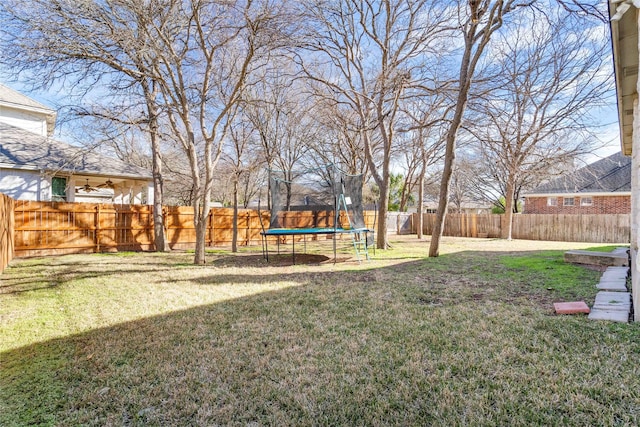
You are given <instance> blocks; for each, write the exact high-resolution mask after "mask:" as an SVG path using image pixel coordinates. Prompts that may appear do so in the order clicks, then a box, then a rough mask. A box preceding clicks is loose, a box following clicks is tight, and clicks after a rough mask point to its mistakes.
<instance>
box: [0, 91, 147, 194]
mask: <svg viewBox="0 0 640 427" xmlns="http://www.w3.org/2000/svg"><path fill="white" fill-rule="evenodd" d="M55 120H56V112H55V111H54V110H52V109H50V108H48V107H46V106H44V105H42V104H40V103H38V102H36V101H35V100H33V99H31V98H29V97H27V96H25V95H23V94H21V93H19V92H17V91H15V90H13V89H11V88H9V87H7V86H4V85H2V84H0V193H4V194H6V195H7V196H10V197H12V198H13V199H16V200H36V201H66V202H99V203H118V204H152V203H153V183H152V175H151V173H150V172H149V171H147V170H146V169H143V168H140V167H137V166H134V165H130V164H127V163H125V162H122V161H120V160H118V159H114V158H111V157H108V156H104V155H101V154H98V153H93V152H91V151H90V150H87V149H83V148H80V147H75V146H72V145H69V144H66V143H64V142H61V141H57V140H55V139H53V138H52V137H51V136H52V134H53V131H54V127H55Z"/></svg>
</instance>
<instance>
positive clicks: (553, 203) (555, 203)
mask: <svg viewBox="0 0 640 427" xmlns="http://www.w3.org/2000/svg"><path fill="white" fill-rule="evenodd" d="M547 206H558V199H557V198H556V197H547Z"/></svg>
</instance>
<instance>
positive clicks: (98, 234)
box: [94, 204, 102, 253]
mask: <svg viewBox="0 0 640 427" xmlns="http://www.w3.org/2000/svg"><path fill="white" fill-rule="evenodd" d="M94 225H95V227H94V229H95V230H96V249H95V252H96V253H100V239H101V238H102V237H101V236H100V204H98V205H96V215H95V224H94Z"/></svg>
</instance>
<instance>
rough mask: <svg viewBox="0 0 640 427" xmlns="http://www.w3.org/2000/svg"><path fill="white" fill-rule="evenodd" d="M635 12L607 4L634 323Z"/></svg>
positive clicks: (637, 192) (638, 211)
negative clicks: (627, 190) (625, 169)
mask: <svg viewBox="0 0 640 427" xmlns="http://www.w3.org/2000/svg"><path fill="white" fill-rule="evenodd" d="M638 13H639V12H638V9H636V7H635V5H633V4H632V3H631V2H629V1H626V2H623V3H613V2H610V3H609V16H611V17H612V19H611V42H612V43H611V45H612V48H613V70H614V74H615V80H616V95H617V104H618V122H619V124H620V145H621V149H622V153H623V154H624V155H625V156H630V157H631V170H632V171H634V173H632V174H631V239H630V243H631V244H630V252H631V254H630V255H631V263H630V265H631V293H632V300H633V306H634V307H635V310H634V315H633V316H634V320H635V321H640V269H639V266H638V261H639V260H638V246H639V245H640V233H639V232H638V230H639V228H640V177H639V176H638V172H637V171H638V168H640V157H638V156H640V105H639V104H638V64H639V63H640V58H639V55H638V26H639V23H638V16H639V15H638Z"/></svg>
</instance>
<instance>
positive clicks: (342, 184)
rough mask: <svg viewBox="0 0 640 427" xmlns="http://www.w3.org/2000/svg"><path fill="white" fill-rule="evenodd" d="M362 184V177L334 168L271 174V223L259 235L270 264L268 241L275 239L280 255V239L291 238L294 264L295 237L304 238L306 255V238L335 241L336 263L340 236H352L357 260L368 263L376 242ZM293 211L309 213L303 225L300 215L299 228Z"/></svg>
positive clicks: (324, 167)
mask: <svg viewBox="0 0 640 427" xmlns="http://www.w3.org/2000/svg"><path fill="white" fill-rule="evenodd" d="M285 178H288V179H285ZM362 185H363V178H362V175H348V174H345V173H343V172H341V171H340V170H339V169H338V168H337V167H335V166H334V165H327V166H323V167H321V168H317V169H310V170H306V171H303V172H298V173H291V174H290V176H289V177H285V176H284V173H282V172H278V171H269V188H270V195H271V197H270V201H271V210H270V211H271V220H270V223H269V228H268V229H265V227H264V224H263V225H262V228H263V230H262V232H261V233H260V235H261V236H262V253H263V257H264V258H265V259H266V261H267V262H268V261H269V238H275V240H276V242H277V250H278V254H279V253H280V238H281V237H285V238H286V237H291V242H292V251H291V256H292V261H293V263H294V264H295V257H296V237H298V238H300V237H302V242H303V244H304V250H305V252H306V244H307V240H306V238H307V236H315V237H317V236H319V235H325V236H328V237H329V236H330V237H331V238H332V240H333V260H334V263H335V262H336V260H337V242H336V240H337V237H338V236H339V235H349V236H350V237H351V240H352V243H353V249H354V252H355V255H356V258H357V259H358V261H360V260H361V258H363V257H364V258H365V259H367V260H368V259H369V251H368V247H369V246H370V245H372V244H373V242H374V232H373V230H370V229H369V228H367V227H366V225H365V221H364V210H363V204H362ZM291 212H305V213H306V214H307V218H306V221H302V222H303V223H302V226H301V224H300V218H299V217H297V216H296V217H295V225H296V226H294V227H292V226H291V225H292V224H291V223H290V220H291V214H289V215H288V213H291ZM260 217H262V216H261V215H260ZM288 221H289V223H288ZM374 222H375V220H374ZM285 241H286V239H285Z"/></svg>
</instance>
